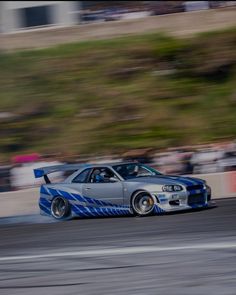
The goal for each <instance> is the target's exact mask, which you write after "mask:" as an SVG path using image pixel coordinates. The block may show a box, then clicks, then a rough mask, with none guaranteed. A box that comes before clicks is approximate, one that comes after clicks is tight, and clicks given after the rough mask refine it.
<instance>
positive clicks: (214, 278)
mask: <svg viewBox="0 0 236 295" xmlns="http://www.w3.org/2000/svg"><path fill="white" fill-rule="evenodd" d="M0 294H1V295H5V294H9V295H14V294H24V295H28V294H33V295H38V294H40V295H42V294H50V295H54V294H57V295H60V294H61V295H66V294H76V295H77V294H83V295H87V294H89V295H93V294H94V295H95V294H96V295H98V294H135V295H136V294H138V295H139V294H140V295H141V294H142V295H143V294H153V295H157V294H161V295H171V294H174V295H190V294H194V295H195V294H199V295H200V294H208V295H209V294H214V295H217V294H219V295H235V294H236V199H225V200H218V201H217V207H216V208H213V209H208V210H200V211H191V212H185V213H177V214H171V215H163V216H152V217H145V218H138V217H122V218H98V219H86V220H79V219H77V220H72V221H66V222H54V221H52V220H51V219H49V218H46V217H39V216H25V217H16V218H9V219H8V218H2V219H0Z"/></svg>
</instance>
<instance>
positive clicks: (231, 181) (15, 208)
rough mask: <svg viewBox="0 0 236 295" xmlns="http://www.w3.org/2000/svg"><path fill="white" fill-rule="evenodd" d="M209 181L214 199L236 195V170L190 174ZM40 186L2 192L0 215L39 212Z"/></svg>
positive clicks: (0, 195)
mask: <svg viewBox="0 0 236 295" xmlns="http://www.w3.org/2000/svg"><path fill="white" fill-rule="evenodd" d="M189 176H190V177H191V176H192V177H198V178H201V179H204V180H206V181H207V183H208V184H209V185H210V187H211V188H212V195H213V199H219V198H229V197H236V171H232V172H225V173H212V174H201V175H189ZM38 198H39V188H33V189H27V190H20V191H14V192H6V193H0V202H1V206H0V217H9V216H16V215H29V214H38V213H39V208H38Z"/></svg>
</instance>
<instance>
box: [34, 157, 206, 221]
mask: <svg viewBox="0 0 236 295" xmlns="http://www.w3.org/2000/svg"><path fill="white" fill-rule="evenodd" d="M57 171H67V173H68V172H69V171H70V172H71V174H70V175H69V176H68V177H67V178H66V179H65V180H64V181H63V182H60V183H53V184H52V183H51V182H50V180H49V178H48V174H50V173H53V172H57ZM72 171H73V172H72ZM34 174H35V177H36V178H38V177H44V179H45V182H46V184H44V185H42V186H41V189H40V199H39V207H40V210H41V213H42V214H46V215H51V216H53V217H54V218H56V219H71V218H73V217H97V216H116V215H139V216H147V215H153V214H161V213H164V212H172V211H178V210H186V209H193V208H204V207H208V206H209V205H210V203H211V189H210V187H209V186H208V185H207V184H206V182H205V181H204V180H201V179H197V178H192V177H182V176H171V175H163V174H161V173H160V172H158V171H156V170H154V169H153V168H151V167H149V166H146V165H143V164H140V163H136V162H128V163H110V164H101V165H100V164H99V165H98V164H96V165H90V164H88V165H77V164H72V165H59V166H51V167H43V168H39V169H35V170H34Z"/></svg>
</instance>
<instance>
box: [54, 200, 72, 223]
mask: <svg viewBox="0 0 236 295" xmlns="http://www.w3.org/2000/svg"><path fill="white" fill-rule="evenodd" d="M51 214H52V216H53V217H54V218H56V219H65V218H67V217H68V216H69V215H70V204H69V202H68V200H66V199H65V198H62V197H55V198H54V199H53V200H52V204H51Z"/></svg>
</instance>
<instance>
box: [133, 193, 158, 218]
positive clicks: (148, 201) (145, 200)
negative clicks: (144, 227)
mask: <svg viewBox="0 0 236 295" xmlns="http://www.w3.org/2000/svg"><path fill="white" fill-rule="evenodd" d="M131 203H132V204H131V205H132V208H133V212H134V214H135V215H139V216H147V215H150V214H152V212H153V210H154V206H155V203H154V199H153V197H152V196H151V195H150V194H149V193H147V192H145V191H140V192H137V193H136V194H135V195H134V196H133V198H132V202H131Z"/></svg>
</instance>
